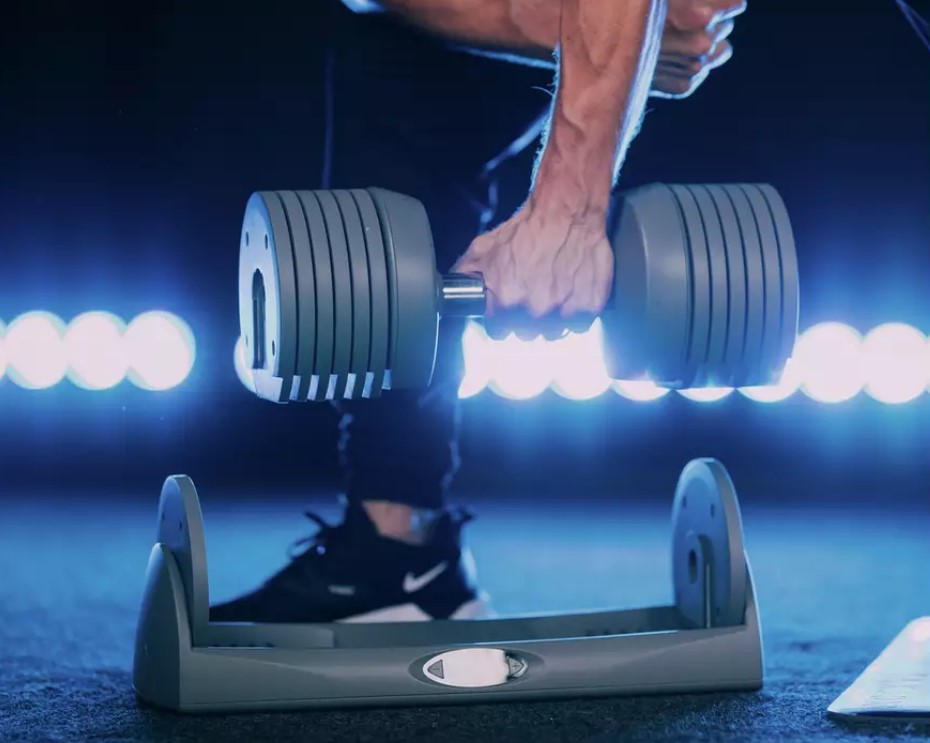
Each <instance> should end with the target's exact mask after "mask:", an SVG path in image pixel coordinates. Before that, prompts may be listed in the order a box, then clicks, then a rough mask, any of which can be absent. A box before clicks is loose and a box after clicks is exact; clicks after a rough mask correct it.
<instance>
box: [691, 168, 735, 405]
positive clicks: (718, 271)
mask: <svg viewBox="0 0 930 743" xmlns="http://www.w3.org/2000/svg"><path fill="white" fill-rule="evenodd" d="M685 188H687V189H688V190H689V191H690V192H691V195H692V196H693V197H694V200H695V202H696V203H697V207H698V212H699V213H700V217H701V225H702V227H703V230H704V239H705V240H706V241H707V254H708V258H709V260H710V264H709V266H710V292H711V294H710V318H711V321H710V335H709V336H708V339H709V340H708V351H707V372H708V375H709V378H708V383H709V384H711V385H712V386H715V387H716V386H719V385H720V384H721V382H722V380H721V379H720V375H721V374H722V373H725V372H726V363H725V362H726V358H727V341H728V331H729V320H730V274H729V267H728V266H727V246H726V244H725V243H724V241H723V229H722V227H721V225H720V216H719V215H718V214H717V207H716V206H714V200H713V199H712V198H711V197H710V195H709V194H708V193H707V191H705V190H704V189H703V188H701V187H700V186H685Z"/></svg>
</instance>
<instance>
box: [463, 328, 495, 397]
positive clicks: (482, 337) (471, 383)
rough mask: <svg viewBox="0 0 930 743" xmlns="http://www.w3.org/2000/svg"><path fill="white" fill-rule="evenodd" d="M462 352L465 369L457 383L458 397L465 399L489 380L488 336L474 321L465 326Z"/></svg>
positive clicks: (490, 361)
mask: <svg viewBox="0 0 930 743" xmlns="http://www.w3.org/2000/svg"><path fill="white" fill-rule="evenodd" d="M462 353H463V355H464V357H465V362H464V363H465V370H464V374H463V376H462V382H461V384H460V385H459V397H460V398H462V399H465V398H468V397H473V396H475V395H477V394H478V393H479V392H481V390H483V389H484V388H485V387H487V386H488V383H489V382H490V381H491V373H492V358H491V351H490V349H489V347H488V337H487V335H486V334H485V332H484V328H483V327H482V326H481V325H479V324H478V323H476V322H469V323H468V325H467V326H466V327H465V332H464V333H463V334H462Z"/></svg>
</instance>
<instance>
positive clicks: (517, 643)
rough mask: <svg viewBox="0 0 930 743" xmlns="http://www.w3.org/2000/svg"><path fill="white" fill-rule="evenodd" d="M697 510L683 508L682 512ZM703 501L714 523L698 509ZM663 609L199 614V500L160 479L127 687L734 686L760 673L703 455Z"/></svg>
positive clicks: (722, 474)
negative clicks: (250, 618)
mask: <svg viewBox="0 0 930 743" xmlns="http://www.w3.org/2000/svg"><path fill="white" fill-rule="evenodd" d="M698 507H699V508H698ZM710 507H713V508H714V513H715V515H716V516H715V517H716V519H717V522H716V524H715V523H712V518H711V516H710V511H709V510H708V512H707V513H706V514H705V513H703V510H701V509H708V508H710ZM672 522H673V528H672V563H673V568H674V569H673V586H672V595H673V596H674V597H675V599H674V603H672V604H670V605H667V606H655V607H648V608H642V609H627V610H611V611H595V612H583V613H573V614H556V615H543V616H527V617H516V618H503V619H476V620H471V621H465V620H459V621H455V620H435V621H421V622H399V623H389V624H366V623H361V624H359V623H333V624H247V623H242V624H228V623H216V622H211V621H210V616H209V589H208V580H207V563H206V544H205V541H204V533H203V523H202V516H201V509H200V502H199V498H198V496H197V491H196V489H195V487H194V484H193V482H192V481H191V480H190V479H189V478H187V477H183V476H175V477H170V478H168V480H167V481H166V482H165V485H164V487H163V489H162V494H161V498H160V501H159V518H158V521H157V523H158V532H157V536H156V543H155V545H154V547H153V548H152V551H151V556H150V559H149V565H148V570H147V575H146V585H145V590H144V595H143V602H142V611H141V614H140V618H139V624H138V629H137V634H136V647H135V658H134V663H133V686H134V688H135V690H136V693H137V694H138V696H139V697H140V698H141V699H142V700H144V701H145V702H147V703H150V704H154V705H156V706H159V707H164V708H167V709H171V710H175V711H179V712H234V711H260V710H282V709H303V708H316V707H322V708H328V707H355V706H389V705H425V704H452V703H480V702H491V701H518V700H519V701H525V700H532V699H554V698H572V697H586V696H615V695H641V694H672V693H692V692H711V691H749V690H755V689H758V688H760V687H761V685H762V680H763V669H762V644H761V634H760V627H759V619H758V615H757V609H756V603H755V595H754V590H753V584H752V575H751V572H750V570H749V565H748V560H747V558H746V554H745V552H744V549H743V538H742V523H741V520H740V516H739V507H738V503H737V500H736V493H735V490H734V489H733V487H732V483H731V482H730V480H729V477H728V476H727V475H726V471H725V470H724V469H723V467H722V465H720V463H719V462H716V461H714V460H696V461H694V462H691V463H690V464H689V465H688V466H687V467H686V468H685V470H684V471H683V472H682V476H681V479H680V480H679V485H678V489H677V490H676V494H675V505H674V507H673V518H672Z"/></svg>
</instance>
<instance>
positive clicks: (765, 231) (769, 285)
mask: <svg viewBox="0 0 930 743" xmlns="http://www.w3.org/2000/svg"><path fill="white" fill-rule="evenodd" d="M739 187H740V188H741V189H742V190H743V193H745V194H746V198H747V199H749V203H750V205H751V206H752V211H753V214H755V216H756V225H757V226H758V228H759V242H760V245H761V246H762V266H763V269H764V272H765V284H766V291H765V337H764V340H763V341H762V356H761V358H760V361H761V367H760V369H759V371H760V373H761V374H762V379H763V384H771V383H772V381H773V380H774V377H775V371H776V369H777V367H778V351H779V348H780V347H781V339H782V320H783V314H782V282H781V266H780V261H779V257H778V252H779V251H778V238H777V237H776V236H775V225H774V223H773V222H772V212H771V211H769V207H768V204H767V203H766V201H765V199H764V198H763V196H762V193H761V192H760V191H759V189H758V188H756V187H755V185H753V184H740V186H739Z"/></svg>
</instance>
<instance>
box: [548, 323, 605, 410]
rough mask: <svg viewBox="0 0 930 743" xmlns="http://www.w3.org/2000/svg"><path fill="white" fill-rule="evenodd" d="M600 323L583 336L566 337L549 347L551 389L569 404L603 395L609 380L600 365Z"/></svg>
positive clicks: (601, 336)
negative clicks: (551, 370)
mask: <svg viewBox="0 0 930 743" xmlns="http://www.w3.org/2000/svg"><path fill="white" fill-rule="evenodd" d="M603 335H604V334H603V330H602V328H601V321H600V320H595V321H594V324H593V325H592V326H591V328H590V330H588V331H587V332H585V333H569V334H568V335H566V336H565V337H564V338H560V339H559V340H557V341H550V345H551V346H552V356H551V363H552V365H553V380H552V389H553V390H555V392H557V393H558V394H559V395H561V396H562V397H566V398H568V399H569V400H591V399H593V398H595V397H598V396H599V395H601V394H603V393H604V392H605V391H606V390H607V389H608V388H609V387H610V382H611V379H610V377H609V376H608V374H607V367H606V366H605V364H604V346H603V343H604V337H603Z"/></svg>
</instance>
